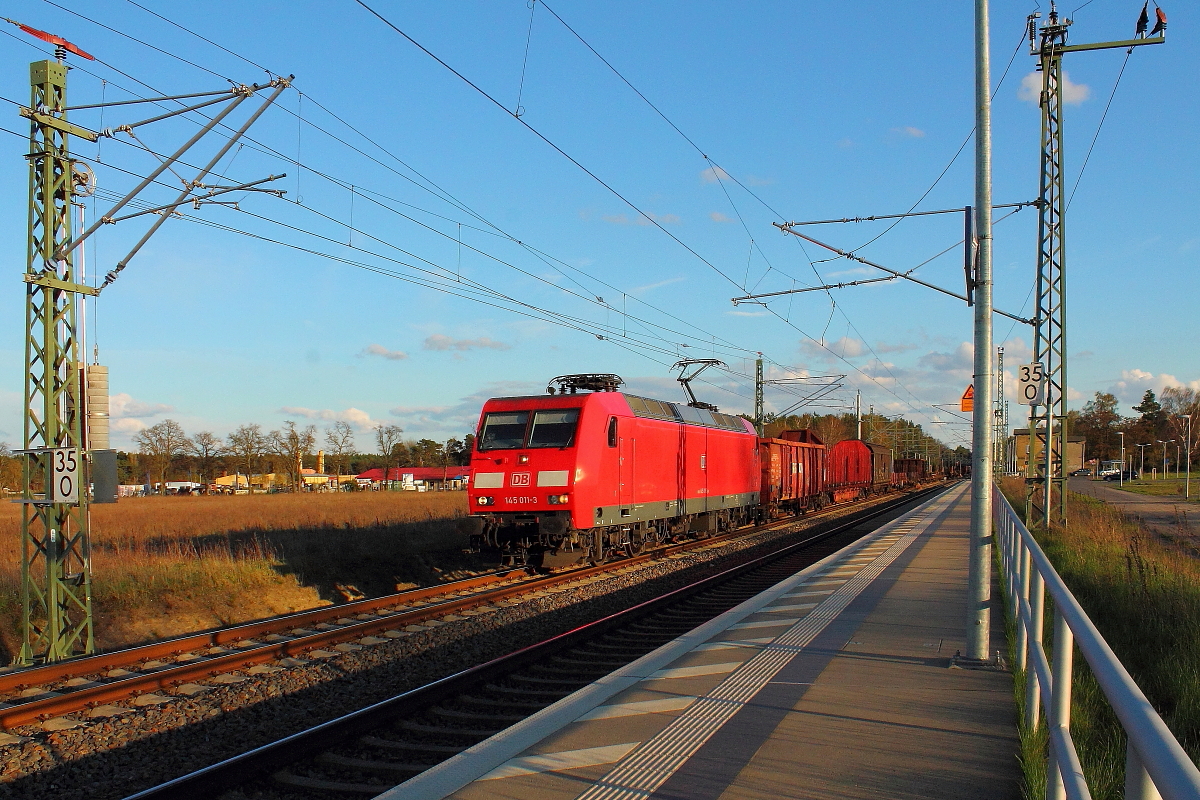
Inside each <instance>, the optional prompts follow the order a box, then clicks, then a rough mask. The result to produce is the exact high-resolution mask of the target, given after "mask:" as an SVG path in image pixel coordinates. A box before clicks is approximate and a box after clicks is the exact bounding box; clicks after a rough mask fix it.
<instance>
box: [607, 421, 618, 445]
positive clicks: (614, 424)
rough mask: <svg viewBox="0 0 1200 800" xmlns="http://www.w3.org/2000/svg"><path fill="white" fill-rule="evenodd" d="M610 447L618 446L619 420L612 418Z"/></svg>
mask: <svg viewBox="0 0 1200 800" xmlns="http://www.w3.org/2000/svg"><path fill="white" fill-rule="evenodd" d="M608 446H609V447H616V446H617V418H616V417H611V418H609V420H608Z"/></svg>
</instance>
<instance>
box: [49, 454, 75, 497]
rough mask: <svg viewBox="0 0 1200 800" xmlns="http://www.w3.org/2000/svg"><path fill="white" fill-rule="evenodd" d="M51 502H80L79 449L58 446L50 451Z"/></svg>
mask: <svg viewBox="0 0 1200 800" xmlns="http://www.w3.org/2000/svg"><path fill="white" fill-rule="evenodd" d="M50 502H51V503H78V502H79V450H78V449H77V448H74V447H57V448H55V449H53V450H51V451H50Z"/></svg>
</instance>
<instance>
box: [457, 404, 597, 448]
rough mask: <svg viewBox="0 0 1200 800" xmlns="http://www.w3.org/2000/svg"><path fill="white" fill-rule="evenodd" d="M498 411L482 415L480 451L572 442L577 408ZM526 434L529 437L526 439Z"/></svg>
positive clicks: (549, 445) (558, 445)
mask: <svg viewBox="0 0 1200 800" xmlns="http://www.w3.org/2000/svg"><path fill="white" fill-rule="evenodd" d="M529 418H530V412H528V411H499V412H493V413H490V414H487V415H485V416H484V418H483V430H482V431H481V432H480V434H479V449H480V450H516V449H519V448H521V447H570V446H571V445H573V444H575V426H576V424H577V423H578V422H579V409H578V408H557V409H552V410H547V411H535V412H533V424H530V419H529ZM526 433H528V438H526Z"/></svg>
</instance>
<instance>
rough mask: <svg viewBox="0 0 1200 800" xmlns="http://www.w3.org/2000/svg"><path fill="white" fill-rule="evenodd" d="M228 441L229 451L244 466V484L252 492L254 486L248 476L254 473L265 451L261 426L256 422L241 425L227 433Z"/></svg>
mask: <svg viewBox="0 0 1200 800" xmlns="http://www.w3.org/2000/svg"><path fill="white" fill-rule="evenodd" d="M228 441H229V452H230V453H231V454H233V456H234V458H236V459H237V462H238V465H239V466H240V467H245V468H246V486H247V487H248V488H249V489H250V493H251V494H253V493H254V486H253V484H251V483H250V476H252V475H253V474H254V468H255V467H257V466H258V465H259V463H260V462H261V461H262V457H263V453H265V452H266V449H267V437H266V436H264V435H263V432H262V427H261V426H259V425H257V424H255V425H241V426H239V427H238V429H237V430H235V431H234V432H233V433H231V434H229V437H228ZM234 488H235V489H236V488H237V487H236V486H235V487H234Z"/></svg>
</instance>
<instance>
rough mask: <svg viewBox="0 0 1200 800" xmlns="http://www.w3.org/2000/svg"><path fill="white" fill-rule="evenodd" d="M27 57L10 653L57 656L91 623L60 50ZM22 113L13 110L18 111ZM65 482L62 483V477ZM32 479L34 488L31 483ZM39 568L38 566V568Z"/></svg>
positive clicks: (80, 641) (78, 649)
mask: <svg viewBox="0 0 1200 800" xmlns="http://www.w3.org/2000/svg"><path fill="white" fill-rule="evenodd" d="M55 55H56V56H57V60H55V61H49V60H47V61H35V62H34V63H32V64H30V65H29V73H30V84H31V88H32V92H31V94H32V96H31V99H30V104H29V109H27V110H28V111H29V113H28V114H25V116H28V117H29V119H30V122H31V131H30V135H29V156H28V159H29V239H28V253H27V256H28V257H27V263H26V270H25V276H24V280H25V287H26V289H25V362H26V364H27V365H28V369H27V370H26V376H25V431H24V437H23V442H24V449H23V450H22V453H23V454H24V456H25V458H24V466H23V469H22V488H23V492H22V495H21V500H20V501H19V502H20V503H21V504H22V513H21V552H22V557H21V610H22V619H23V626H22V627H23V630H22V638H21V650H20V653H19V654H18V655H17V658H16V661H17V662H18V663H20V664H32V663H33V662H34V661H35V660H45V661H57V660H60V659H63V658H68V657H70V656H72V655H76V654H79V653H92V652H94V651H95V649H96V642H95V635H94V631H93V628H92V581H91V553H90V543H89V539H88V535H89V531H88V513H87V504H88V497H87V487H88V485H89V473H90V462H89V461H88V459H87V458H86V457H85V453H86V451H87V447H86V444H85V442H84V438H83V395H84V391H85V388H84V387H82V386H80V363H81V357H83V356H84V354H83V353H81V352H80V347H79V333H80V331H79V327H78V323H79V320H78V314H77V305H76V304H77V297H78V296H79V295H89V294H90V295H95V294H97V291H96V290H95V289H93V288H91V287H89V286H86V285H83V284H82V283H81V282H80V281H79V279H80V277H82V276H79V275H77V274H76V271H75V267H74V261H73V256H72V254H71V253H61V252H60V249H61V248H63V247H64V246H65V245H67V244H68V243H69V242H70V240H71V238H72V237H73V235H74V234H73V231H72V225H71V204H72V200H73V198H74V185H73V184H74V181H75V176H76V172H75V168H74V166H73V162H72V160H71V157H70V153H69V148H68V143H67V137H68V135H75V136H82V137H84V138H86V139H88V140H89V141H96V139H97V138H99V137H98V136H96V135H95V134H92V133H91V132H90V131H86V130H84V129H82V128H79V127H77V126H74V125H72V124H70V123H69V122H67V113H66V110H65V109H66V107H67V66H66V64H65V63H64V59H65V56H66V51H65V50H64V49H63V48H61V47H60V48H58V49H57V50H56V52H55ZM24 111H26V110H25V109H23V112H24ZM68 483H70V484H71V485H68ZM38 484H40V485H41V487H42V491H39V492H36V493H35V491H34V487H35V486H36V485H38ZM39 573H40V574H39Z"/></svg>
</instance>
